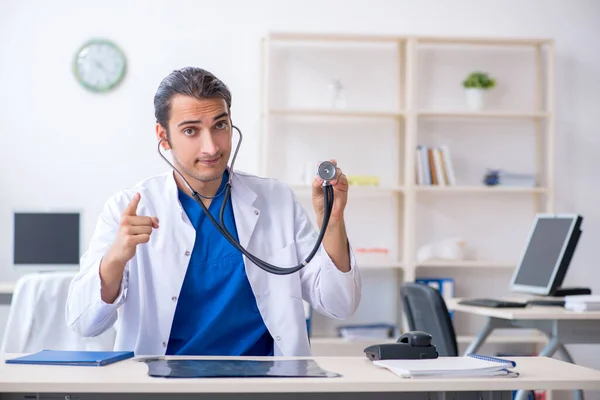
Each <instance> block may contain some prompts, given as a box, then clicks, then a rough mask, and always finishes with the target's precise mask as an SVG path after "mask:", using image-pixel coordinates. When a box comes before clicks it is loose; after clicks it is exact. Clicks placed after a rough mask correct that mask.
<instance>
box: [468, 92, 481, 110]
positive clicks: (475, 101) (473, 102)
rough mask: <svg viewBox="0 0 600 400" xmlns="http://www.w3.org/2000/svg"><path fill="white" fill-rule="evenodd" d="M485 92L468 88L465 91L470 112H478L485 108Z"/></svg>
mask: <svg viewBox="0 0 600 400" xmlns="http://www.w3.org/2000/svg"><path fill="white" fill-rule="evenodd" d="M484 95H485V90H484V89H480V88H467V89H465V98H466V101H467V107H468V108H469V109H470V110H473V111H477V110H481V109H482V108H483V100H484Z"/></svg>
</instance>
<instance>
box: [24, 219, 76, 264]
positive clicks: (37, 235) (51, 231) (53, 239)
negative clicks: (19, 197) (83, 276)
mask: <svg viewBox="0 0 600 400" xmlns="http://www.w3.org/2000/svg"><path fill="white" fill-rule="evenodd" d="M79 220H80V218H79V213H77V212H52V213H43V212H15V213H14V218H13V224H14V225H13V232H14V234H13V264H14V266H15V267H16V268H26V269H27V270H63V269H74V268H78V267H79V257H80V253H79V251H80V221H79Z"/></svg>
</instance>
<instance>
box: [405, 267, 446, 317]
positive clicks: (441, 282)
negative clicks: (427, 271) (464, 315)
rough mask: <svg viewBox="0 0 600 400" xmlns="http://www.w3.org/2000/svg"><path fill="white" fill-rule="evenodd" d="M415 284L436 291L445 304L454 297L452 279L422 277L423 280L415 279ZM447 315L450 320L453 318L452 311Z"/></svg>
mask: <svg viewBox="0 0 600 400" xmlns="http://www.w3.org/2000/svg"><path fill="white" fill-rule="evenodd" d="M415 282H416V283H421V284H424V285H428V286H431V287H432V288H434V289H437V290H438V291H439V292H440V294H441V295H442V297H443V298H444V300H445V301H446V302H448V300H449V299H452V298H453V297H454V278H449V277H448V278H442V277H439V278H430V277H424V278H416V279H415ZM448 314H450V319H452V317H454V311H452V310H448Z"/></svg>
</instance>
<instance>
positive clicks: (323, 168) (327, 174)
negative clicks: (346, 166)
mask: <svg viewBox="0 0 600 400" xmlns="http://www.w3.org/2000/svg"><path fill="white" fill-rule="evenodd" d="M335 174H336V168H335V165H333V163H332V162H331V161H323V162H322V163H320V164H319V166H318V167H317V175H319V177H320V178H321V179H323V180H324V181H326V182H327V181H330V180H332V179H333V178H335Z"/></svg>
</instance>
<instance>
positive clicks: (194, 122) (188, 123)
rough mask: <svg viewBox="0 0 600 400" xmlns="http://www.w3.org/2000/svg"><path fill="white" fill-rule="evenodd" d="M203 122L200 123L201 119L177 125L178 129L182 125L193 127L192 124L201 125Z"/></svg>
mask: <svg viewBox="0 0 600 400" xmlns="http://www.w3.org/2000/svg"><path fill="white" fill-rule="evenodd" d="M201 123H202V121H200V120H199V119H195V120H187V121H181V122H180V123H178V124H177V127H180V126H181V125H191V124H201Z"/></svg>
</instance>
